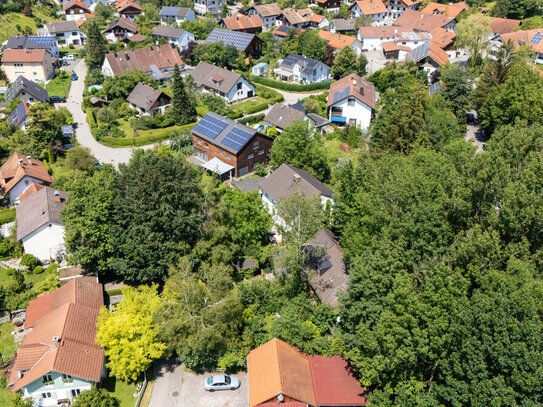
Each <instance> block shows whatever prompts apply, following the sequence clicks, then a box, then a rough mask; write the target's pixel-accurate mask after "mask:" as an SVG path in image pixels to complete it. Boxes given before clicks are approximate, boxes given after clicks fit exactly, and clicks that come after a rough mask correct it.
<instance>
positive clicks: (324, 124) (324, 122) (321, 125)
mask: <svg viewBox="0 0 543 407" xmlns="http://www.w3.org/2000/svg"><path fill="white" fill-rule="evenodd" d="M306 116H307V118H308V119H309V120H311V122H312V123H313V126H314V127H315V129H317V131H318V132H319V133H320V134H322V135H325V133H326V128H329V127H330V126H329V125H330V124H331V123H332V122H331V121H330V120H328V119H327V118H326V117H322V116H319V115H318V114H316V113H307V115H306Z"/></svg>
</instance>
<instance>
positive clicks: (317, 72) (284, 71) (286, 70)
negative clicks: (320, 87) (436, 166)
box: [274, 54, 331, 84]
mask: <svg viewBox="0 0 543 407" xmlns="http://www.w3.org/2000/svg"><path fill="white" fill-rule="evenodd" d="M330 71H331V69H330V67H328V66H326V65H324V64H323V63H322V62H321V61H317V60H315V59H312V58H308V57H306V56H303V55H297V54H289V55H288V56H287V57H286V58H285V59H284V60H283V61H282V62H281V63H280V64H279V68H276V69H275V70H274V72H275V74H276V75H277V76H279V78H280V79H281V80H283V81H289V82H298V83H302V84H306V83H314V82H324V81H327V80H330Z"/></svg>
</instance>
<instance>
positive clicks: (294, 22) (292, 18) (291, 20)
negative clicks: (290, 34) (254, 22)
mask: <svg viewBox="0 0 543 407" xmlns="http://www.w3.org/2000/svg"><path fill="white" fill-rule="evenodd" d="M278 21H279V23H280V24H283V25H286V26H287V27H294V28H304V27H308V26H309V25H310V21H309V18H308V17H307V16H302V15H301V14H300V13H298V11H297V10H294V9H293V8H284V9H283V10H282V11H281V16H280V17H279V19H278Z"/></svg>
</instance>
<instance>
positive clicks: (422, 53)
mask: <svg viewBox="0 0 543 407" xmlns="http://www.w3.org/2000/svg"><path fill="white" fill-rule="evenodd" d="M429 53H430V42H429V41H426V42H424V43H423V44H422V45H420V46H418V47H417V48H414V49H412V50H411V51H410V52H408V53H407V55H406V56H405V58H406V59H411V60H413V61H415V62H417V61H420V60H421V59H423V58H426V57H427V56H428V54H429Z"/></svg>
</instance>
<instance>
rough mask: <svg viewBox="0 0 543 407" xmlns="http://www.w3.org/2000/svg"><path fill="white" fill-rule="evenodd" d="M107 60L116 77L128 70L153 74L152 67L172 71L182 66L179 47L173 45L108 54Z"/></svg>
mask: <svg viewBox="0 0 543 407" xmlns="http://www.w3.org/2000/svg"><path fill="white" fill-rule="evenodd" d="M105 58H106V60H107V61H108V63H109V65H110V66H111V70H112V71H113V73H114V74H115V75H119V74H121V73H123V72H124V71H127V70H132V69H135V70H138V71H142V72H151V67H150V66H151V65H156V67H157V68H158V69H159V70H164V69H170V68H173V67H174V66H175V65H182V64H183V61H182V60H181V55H179V51H177V47H176V46H175V45H172V44H163V45H154V46H151V47H146V48H138V49H134V50H127V51H119V52H110V53H109V54H106V57H105Z"/></svg>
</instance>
